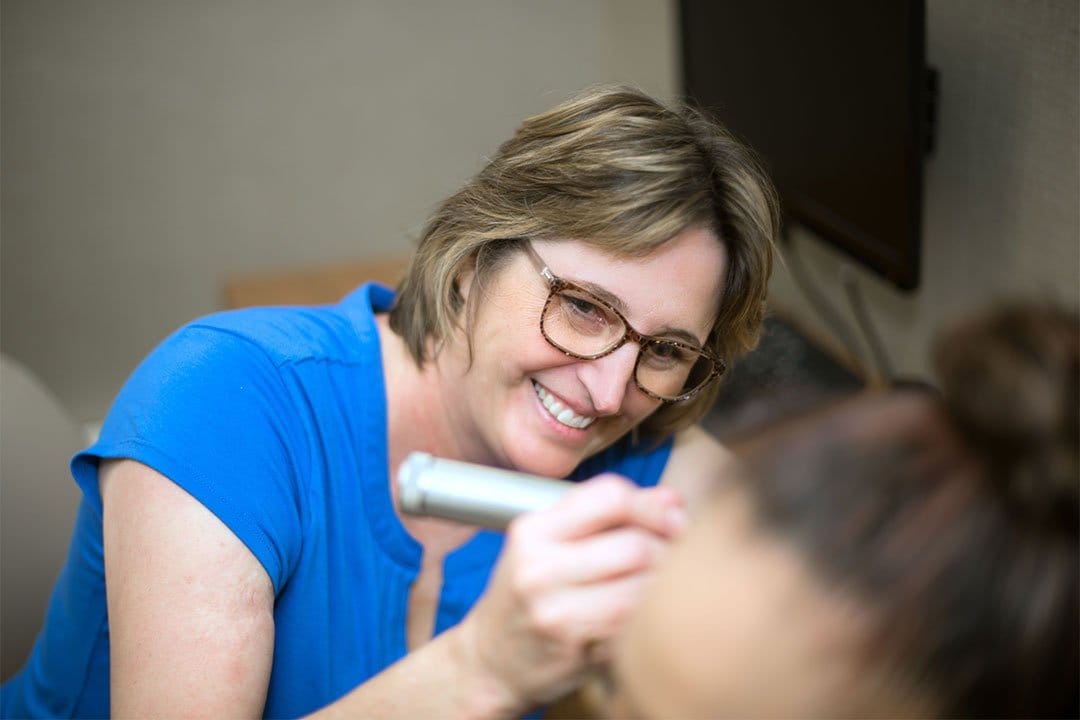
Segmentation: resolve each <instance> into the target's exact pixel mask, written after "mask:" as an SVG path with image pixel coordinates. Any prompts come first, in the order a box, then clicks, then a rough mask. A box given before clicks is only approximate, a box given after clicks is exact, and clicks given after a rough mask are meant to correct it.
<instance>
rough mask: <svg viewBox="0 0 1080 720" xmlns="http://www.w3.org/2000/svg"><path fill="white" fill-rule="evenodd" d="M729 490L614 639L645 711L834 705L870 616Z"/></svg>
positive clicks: (801, 710)
mask: <svg viewBox="0 0 1080 720" xmlns="http://www.w3.org/2000/svg"><path fill="white" fill-rule="evenodd" d="M860 612H861V611H860V609H859V607H858V605H857V604H855V603H853V602H851V601H849V600H847V599H845V598H843V597H842V596H840V595H839V594H835V593H830V592H828V591H827V590H826V589H825V588H824V586H822V585H821V584H820V583H819V582H818V581H817V579H816V578H815V577H814V575H813V574H812V572H811V571H810V570H809V569H808V568H807V566H806V565H805V563H804V562H803V561H802V559H801V558H800V557H799V555H798V553H797V552H796V551H794V549H793V548H791V547H790V546H789V545H787V544H786V543H784V542H783V541H780V540H778V539H775V538H773V537H770V536H769V535H767V534H763V533H762V532H761V531H760V530H759V529H758V528H757V525H756V522H755V521H754V518H753V515H752V511H751V509H750V505H749V503H748V502H747V499H746V498H745V496H744V495H743V491H741V490H739V489H737V488H732V489H730V490H725V491H723V492H722V493H721V495H720V496H719V497H718V498H717V501H716V502H715V503H712V504H710V506H709V508H708V509H707V510H705V511H704V512H703V513H701V514H700V515H699V516H698V517H697V518H696V520H695V522H694V524H693V525H692V526H691V528H689V529H688V531H687V533H686V535H685V536H684V537H683V539H682V540H681V541H680V542H679V543H677V545H676V546H675V547H674V548H673V549H672V552H671V554H670V556H669V557H668V558H667V560H666V561H665V563H664V564H663V566H662V567H661V569H660V570H659V571H658V573H657V575H656V577H655V578H654V581H653V582H652V584H651V585H650V587H649V588H648V590H647V592H646V595H645V597H644V599H643V601H642V604H641V606H640V607H639V609H638V613H637V614H636V616H635V617H634V618H633V619H632V620H631V622H630V625H629V627H628V629H627V632H626V634H625V636H624V637H623V638H622V640H621V643H620V646H619V648H618V660H617V669H616V672H617V677H618V681H619V682H621V683H624V684H625V685H626V687H627V692H628V694H630V695H632V702H633V703H635V704H637V705H638V706H640V712H641V713H642V714H643V715H644V716H645V717H657V718H660V717H676V716H685V717H706V716H717V715H724V716H729V717H736V716H740V717H760V716H763V715H770V716H787V717H796V716H797V717H807V716H810V715H815V714H824V715H830V714H832V715H835V714H836V713H835V710H836V708H835V707H834V706H832V705H831V703H833V701H834V699H835V698H837V697H839V696H842V695H843V690H844V688H845V687H847V686H849V685H850V684H851V682H852V678H853V677H854V675H855V674H856V672H857V660H856V657H857V653H856V651H855V648H856V646H857V642H858V638H859V637H860V632H861V626H862V623H863V618H862V617H861V615H860Z"/></svg>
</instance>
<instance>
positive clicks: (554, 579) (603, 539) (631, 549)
mask: <svg viewBox="0 0 1080 720" xmlns="http://www.w3.org/2000/svg"><path fill="white" fill-rule="evenodd" d="M667 546H668V541H667V540H666V539H664V538H661V537H658V536H657V535H655V534H653V533H651V532H647V531H644V530H640V529H638V528H634V527H624V528H617V529H615V530H608V531H605V532H602V533H598V534H595V535H591V536H589V537H587V538H584V539H581V540H577V541H573V542H569V543H561V544H559V545H556V546H554V547H548V548H545V551H544V553H543V554H541V555H539V556H537V557H535V558H534V559H533V560H532V561H531V562H530V563H529V567H528V568H527V569H525V570H526V571H527V572H530V573H533V574H537V575H541V576H543V577H545V578H546V579H547V584H548V586H549V587H552V586H555V585H583V584H588V583H595V582H603V581H605V580H611V579H613V578H617V577H621V576H623V575H628V574H631V573H636V572H643V571H645V570H648V569H650V568H652V567H653V566H654V565H655V564H656V562H657V561H658V560H659V559H660V558H661V557H662V556H663V554H664V553H665V552H666V550H667Z"/></svg>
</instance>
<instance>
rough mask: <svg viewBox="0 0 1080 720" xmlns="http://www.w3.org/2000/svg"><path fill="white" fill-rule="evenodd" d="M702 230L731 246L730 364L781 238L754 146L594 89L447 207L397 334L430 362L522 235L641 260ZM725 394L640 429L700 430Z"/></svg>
mask: <svg viewBox="0 0 1080 720" xmlns="http://www.w3.org/2000/svg"><path fill="white" fill-rule="evenodd" d="M696 226H703V227H707V228H709V229H710V230H712V231H713V232H715V234H716V235H717V237H718V238H719V239H720V242H721V243H722V244H723V245H724V246H725V248H726V250H727V257H728V263H727V268H726V271H725V275H726V276H725V278H724V284H723V288H724V290H723V293H724V297H723V299H722V302H721V303H720V311H719V314H718V316H717V318H716V322H715V325H714V327H713V330H712V332H711V334H710V336H709V338H708V341H707V342H706V347H707V349H709V350H711V351H712V352H714V353H715V354H717V355H718V356H720V357H722V358H724V359H725V361H727V362H728V363H730V362H731V361H732V360H734V359H736V358H738V357H740V356H741V355H743V354H745V353H746V352H747V351H749V350H750V349H752V348H753V347H754V346H755V345H756V343H757V340H758V336H759V333H760V328H761V321H762V317H763V315H764V303H765V294H766V289H767V284H768V278H769V274H770V273H771V271H772V255H773V245H774V240H775V237H776V235H777V233H778V230H779V213H778V206H777V201H776V195H775V191H774V189H773V187H772V184H771V182H770V181H769V179H768V178H767V177H766V175H765V173H764V172H763V171H762V169H761V167H760V165H759V164H758V162H757V161H756V159H755V157H754V155H753V153H752V152H751V151H750V150H749V149H748V148H747V147H746V146H744V145H743V144H741V143H740V142H739V141H738V140H736V139H735V138H734V137H733V136H732V135H731V134H730V133H729V132H728V131H727V130H725V129H724V128H722V127H721V126H720V125H718V124H717V123H715V122H713V121H711V120H709V119H708V118H707V117H706V116H705V115H704V114H703V113H701V112H699V111H698V110H695V109H693V108H691V107H689V106H681V107H678V108H675V109H669V108H667V107H665V106H664V105H662V104H661V103H659V102H658V101H656V100H655V99H653V98H651V97H649V96H648V95H646V94H644V93H642V92H640V91H638V90H635V89H632V88H629V87H625V86H601V87H596V88H591V89H589V90H587V91H585V92H584V93H582V94H580V95H578V96H576V97H574V98H572V99H570V100H568V101H566V102H564V103H562V104H560V105H558V106H556V107H555V108H553V109H551V110H549V111H547V112H544V113H541V114H540V115H536V116H534V117H531V118H528V119H526V120H525V121H524V122H523V123H522V124H521V126H520V127H519V128H518V130H517V132H516V133H515V134H514V136H513V137H512V138H510V139H509V140H507V141H506V142H505V143H503V144H502V146H500V147H499V150H498V152H497V153H496V154H495V156H494V157H493V158H492V159H491V160H490V161H489V162H488V163H487V165H486V166H485V167H484V168H483V169H482V170H481V171H480V172H479V173H478V174H477V175H476V176H475V177H474V178H473V179H472V180H470V181H469V182H468V183H467V184H466V185H465V186H464V187H463V188H462V189H461V190H459V191H458V192H457V193H455V194H454V195H452V196H451V197H449V198H448V199H446V200H445V201H444V202H443V203H442V204H441V205H440V206H439V207H438V209H437V210H436V211H435V213H434V215H433V216H432V217H431V219H430V220H429V222H428V224H427V226H426V227H425V229H424V232H423V234H422V236H421V239H420V244H419V247H418V249H417V251H416V254H415V255H414V257H413V260H412V263H411V265H410V267H409V270H408V272H407V274H406V276H405V279H404V280H403V281H402V283H401V285H400V287H399V288H398V290H399V292H398V296H397V301H396V302H395V304H394V307H393V308H392V310H391V311H390V327H391V328H393V330H394V331H395V332H396V333H398V334H399V335H400V336H401V337H402V338H403V340H404V341H405V344H406V346H407V347H408V348H409V351H410V353H411V354H412V356H413V358H414V359H415V360H416V362H417V363H418V364H422V363H424V362H425V361H427V360H430V359H431V357H432V352H433V350H432V348H434V347H437V346H438V344H439V343H440V342H441V341H443V340H445V339H446V338H447V337H449V335H450V334H451V333H452V332H453V331H454V329H455V328H458V327H461V326H462V323H463V322H464V321H466V320H467V316H468V313H466V312H465V310H466V308H465V307H464V306H465V301H464V299H463V297H462V294H461V292H460V291H459V288H458V280H459V278H460V277H461V276H462V273H464V272H466V271H468V270H470V269H471V270H475V273H476V275H475V281H474V284H475V286H478V287H482V286H483V281H484V280H485V278H489V277H491V275H492V274H493V273H494V272H495V271H496V270H497V269H499V268H500V267H501V266H502V265H503V264H504V261H505V260H506V259H507V258H508V257H510V255H511V253H512V252H513V251H514V250H515V249H516V248H517V246H518V245H519V243H520V241H521V240H522V239H525V238H537V239H545V238H546V239H574V240H580V241H584V242H587V243H589V244H591V245H593V246H595V247H598V248H601V249H603V250H605V251H608V252H611V253H613V254H616V255H620V256H637V257H641V256H644V255H647V254H648V253H649V252H651V251H652V250H654V249H656V248H657V247H659V246H660V245H662V244H663V243H665V242H667V241H669V240H671V239H672V238H673V237H675V236H676V235H678V234H679V233H680V232H682V231H684V230H686V229H688V228H690V227H696ZM670 291H672V292H674V291H675V289H674V288H672V289H671V290H670ZM471 295H472V296H475V295H477V293H471ZM470 305H473V303H472V302H471V301H470ZM473 307H475V305H473ZM716 391H717V384H716V383H714V384H713V385H712V386H711V387H710V388H707V389H706V390H703V391H702V392H700V393H699V394H698V395H697V396H695V397H694V398H692V399H691V400H688V401H686V402H682V403H673V404H668V405H664V406H662V407H661V408H659V409H658V410H657V411H656V412H655V413H653V414H652V415H651V416H650V417H649V418H648V419H647V420H646V421H645V422H644V423H642V425H641V428H640V430H641V432H642V433H644V434H646V435H649V436H653V437H663V436H666V435H667V434H669V433H672V432H675V431H677V430H680V429H682V428H685V427H688V426H690V425H692V424H693V423H694V422H696V421H697V420H699V419H700V418H701V417H702V416H703V415H704V414H705V412H706V411H707V410H708V409H709V407H710V406H711V405H712V403H713V401H714V400H715V397H716Z"/></svg>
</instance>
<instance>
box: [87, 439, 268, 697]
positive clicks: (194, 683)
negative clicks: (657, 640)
mask: <svg viewBox="0 0 1080 720" xmlns="http://www.w3.org/2000/svg"><path fill="white" fill-rule="evenodd" d="M100 487H101V495H102V503H103V513H104V514H103V536H104V549H105V577H106V589H107V598H108V613H109V641H110V673H111V682H110V692H111V703H112V714H113V715H115V716H120V717H133V716H138V717H150V716H169V715H184V716H201V717H259V716H261V714H262V710H263V706H264V704H265V701H266V692H267V685H268V682H269V677H270V667H271V661H272V658H273V648H274V616H273V607H274V591H273V586H272V583H271V581H270V577H269V576H268V575H267V573H266V571H265V569H264V568H263V566H262V565H261V564H260V562H259V561H258V560H257V559H256V558H255V556H254V555H253V554H252V553H251V551H250V550H248V548H247V547H246V546H245V545H244V544H243V543H242V542H241V541H240V540H239V539H238V538H237V537H236V535H234V534H233V532H232V531H231V530H229V528H228V527H226V526H225V524H224V523H222V522H221V521H220V520H219V519H218V518H217V517H216V516H215V515H214V514H213V513H211V512H210V511H209V510H208V509H207V508H206V507H204V506H203V505H202V504H200V503H199V502H198V501H197V500H195V499H194V498H193V497H192V496H191V495H189V494H188V493H187V492H185V491H184V490H183V489H181V488H180V487H179V486H178V485H176V484H175V483H173V482H172V481H171V480H169V479H168V478H167V477H165V476H164V475H161V474H160V473H158V472H157V471H155V470H153V469H151V468H149V467H147V466H146V465H143V464H141V463H138V462H135V461H133V460H116V461H107V462H106V461H103V462H102V465H101V473H100Z"/></svg>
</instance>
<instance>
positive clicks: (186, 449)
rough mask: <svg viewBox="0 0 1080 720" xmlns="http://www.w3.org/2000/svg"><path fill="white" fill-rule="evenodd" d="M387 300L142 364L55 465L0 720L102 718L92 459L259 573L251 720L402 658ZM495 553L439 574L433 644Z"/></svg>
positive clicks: (631, 451)
mask: <svg viewBox="0 0 1080 720" xmlns="http://www.w3.org/2000/svg"><path fill="white" fill-rule="evenodd" d="M392 301H393V294H392V293H391V292H390V291H389V290H386V289H385V288H382V287H379V286H377V285H365V286H363V287H361V288H359V289H358V290H356V291H355V292H354V293H352V294H351V295H350V296H349V297H347V298H346V299H345V300H344V301H342V302H341V303H340V304H338V305H333V306H325V307H303V308H300V307H298V308H256V309H248V310H239V311H231V312H226V313H220V314H217V315H212V316H209V317H207V318H204V319H202V320H199V321H196V322H194V323H192V324H190V325H188V326H186V327H184V328H183V329H181V330H180V331H178V332H177V333H175V334H174V335H172V336H171V337H170V338H168V339H167V340H166V341H165V342H163V343H162V344H161V346H159V347H158V348H157V349H156V350H155V351H154V352H153V353H151V354H150V355H149V356H148V357H147V359H146V360H145V361H143V363H142V364H141V365H140V366H139V367H138V368H137V369H136V371H135V372H134V373H133V375H132V376H131V378H130V379H129V380H128V382H127V383H126V384H125V386H124V388H123V390H121V392H120V394H119V396H118V397H117V399H116V402H115V404H114V405H113V408H112V410H111V411H110V412H109V415H108V418H107V419H106V421H105V424H104V426H103V427H102V431H101V435H100V438H99V440H98V442H97V443H96V444H95V445H93V446H92V447H90V448H89V449H87V450H85V451H83V452H81V453H79V454H78V455H76V456H75V458H74V460H73V461H72V472H73V474H74V476H75V479H76V481H77V482H78V483H79V485H80V486H81V488H82V490H83V495H84V497H83V501H82V504H81V507H80V509H79V514H78V519H77V521H76V526H75V531H74V536H73V538H72V543H71V548H70V551H69V556H68V559H67V563H66V565H65V567H64V569H63V571H62V573H61V575H60V578H59V580H58V582H57V585H56V587H55V589H54V591H53V595H52V598H51V600H50V603H49V608H48V612H47V616H46V623H45V629H44V631H43V633H42V634H41V635H40V636H39V637H38V641H37V644H36V645H35V647H34V651H33V653H32V654H31V656H30V659H29V661H28V663H27V665H26V666H25V667H24V668H23V669H22V670H20V672H19V673H18V674H17V675H15V676H14V677H13V678H12V679H11V680H10V681H9V682H7V683H6V684H5V685H3V687H0V711H2V713H3V717H5V718H10V717H107V716H108V715H109V624H108V618H107V616H106V606H105V571H104V562H103V552H102V535H101V495H100V493H99V491H98V476H97V469H98V462H99V461H100V460H101V459H102V458H133V459H135V460H138V461H139V462H141V463H143V464H145V465H148V466H150V467H152V468H154V469H155V470H157V471H159V472H161V473H162V474H164V475H165V476H166V477H168V478H170V479H171V480H173V481H174V482H176V483H177V484H178V485H180V486H181V487H183V488H184V489H185V490H186V491H187V492H188V493H190V494H191V495H192V496H194V497H195V498H196V499H198V500H199V502H201V503H202V504H203V505H205V506H206V507H207V508H209V509H210V510H211V511H212V512H213V513H214V514H215V515H216V516H217V517H218V518H220V519H221V520H222V521H223V522H224V523H225V524H226V525H227V526H228V527H229V528H230V529H231V530H232V531H233V532H234V533H235V534H236V535H237V537H239V538H240V540H242V541H243V542H244V544H245V545H246V546H247V547H248V548H249V549H250V550H251V552H252V553H253V554H254V555H255V557H256V558H258V560H259V562H260V563H262V565H263V567H264V568H265V569H266V572H267V574H268V575H269V576H270V579H271V581H272V582H273V586H274V594H275V602H274V621H275V636H274V660H273V667H272V670H271V676H270V685H269V690H268V692H267V698H266V706H265V710H264V715H265V716H266V717H295V716H299V715H304V714H306V713H309V712H312V711H314V710H316V709H318V708H320V707H323V706H325V705H327V704H329V703H331V702H333V701H334V700H336V699H338V698H339V697H341V696H342V695H344V694H346V693H348V692H349V691H350V690H352V689H353V688H355V687H356V686H357V685H359V684H361V683H363V682H364V681H365V680H367V679H369V678H371V677H372V676H373V675H375V674H377V673H379V672H380V671H381V670H383V669H385V668H386V667H387V666H389V665H390V664H391V663H393V662H395V661H396V660H398V659H399V658H401V657H402V656H404V655H405V653H406V639H405V619H406V610H407V606H408V597H409V589H410V586H411V584H412V582H413V580H414V579H415V578H416V576H417V574H418V572H419V570H420V560H421V548H420V545H419V544H418V543H417V542H416V541H415V540H414V539H413V538H412V537H411V536H410V535H409V534H408V533H407V532H406V531H405V529H404V528H403V527H402V525H401V523H400V522H399V520H398V517H397V515H396V514H395V512H394V510H393V507H392V503H391V497H390V480H389V476H388V460H387V438H386V396H385V391H384V386H383V373H382V360H381V355H380V349H379V337H378V332H377V330H376V326H375V320H374V313H375V312H378V311H385V310H388V309H389V307H390V304H391V303H392ZM670 451H671V441H670V440H669V441H667V442H666V443H664V444H662V445H661V446H659V447H656V448H634V447H632V446H631V445H630V443H629V441H628V440H624V441H622V442H620V443H617V444H616V445H614V446H613V447H611V448H609V449H608V450H606V451H605V452H603V453H601V454H600V455H598V456H595V457H593V458H590V459H589V460H587V461H586V462H585V463H583V465H582V466H581V467H579V468H578V469H577V470H576V471H575V472H574V475H573V476H572V477H574V478H575V479H582V478H586V477H591V476H592V475H595V474H597V473H599V472H602V471H605V470H610V471H614V472H619V473H621V474H623V475H626V476H627V477H630V478H631V479H633V480H634V481H635V482H637V483H638V484H639V485H643V486H650V485H655V484H656V483H657V481H658V480H659V477H660V474H661V472H662V470H663V468H664V465H665V463H666V462H667V458H668V455H669V454H670ZM501 546H502V535H500V534H499V533H495V532H490V531H481V532H480V533H478V534H477V535H476V536H475V537H474V538H473V539H472V540H470V541H469V542H468V543H467V544H466V545H464V546H463V547H461V548H459V549H458V550H456V551H455V552H453V553H452V554H450V555H449V556H448V557H447V560H446V562H445V566H444V580H443V588H442V594H441V597H440V601H439V607H438V611H437V615H436V623H435V630H436V632H442V631H443V630H445V629H447V628H448V627H451V626H452V625H454V624H456V623H458V622H459V621H460V620H461V619H462V618H463V617H464V615H465V614H466V612H467V611H468V610H469V608H471V607H472V605H473V604H474V603H475V602H476V600H477V598H478V597H479V596H480V594H481V593H482V592H483V589H484V586H485V584H486V583H487V580H488V575H489V573H490V572H491V569H492V566H493V564H494V562H495V559H496V556H497V555H498V553H499V550H500V548H501Z"/></svg>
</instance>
